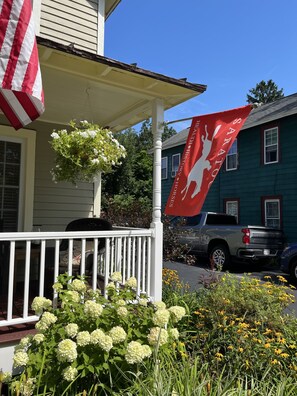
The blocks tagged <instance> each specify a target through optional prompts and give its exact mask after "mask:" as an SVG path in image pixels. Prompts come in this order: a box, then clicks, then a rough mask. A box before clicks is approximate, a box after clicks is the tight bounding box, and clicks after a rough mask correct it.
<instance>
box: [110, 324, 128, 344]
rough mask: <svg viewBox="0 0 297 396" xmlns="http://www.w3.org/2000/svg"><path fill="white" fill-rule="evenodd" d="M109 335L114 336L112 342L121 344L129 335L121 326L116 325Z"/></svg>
mask: <svg viewBox="0 0 297 396" xmlns="http://www.w3.org/2000/svg"><path fill="white" fill-rule="evenodd" d="M109 335H110V337H111V338H112V342H113V343H114V344H119V343H120V342H123V341H125V339H126V337H127V333H126V332H125V330H124V329H123V328H122V327H120V326H115V327H113V328H112V329H111V330H110V331H109Z"/></svg>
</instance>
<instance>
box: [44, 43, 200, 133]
mask: <svg viewBox="0 0 297 396" xmlns="http://www.w3.org/2000/svg"><path fill="white" fill-rule="evenodd" d="M37 41H38V47H39V59H40V64H41V70H42V78H43V87H44V92H45V101H46V102H45V108H46V110H45V113H44V114H43V115H42V117H41V118H40V120H43V121H47V122H53V123H58V124H67V123H68V122H69V120H71V119H86V120H88V121H92V122H95V123H98V124H99V125H101V126H103V127H105V126H108V127H109V128H110V129H112V130H113V131H121V130H123V129H126V128H128V127H130V126H133V125H135V124H137V123H139V122H142V121H143V120H145V119H147V118H150V117H151V116H152V102H153V101H154V100H155V99H162V100H163V102H164V110H167V109H170V108H172V107H174V106H176V105H178V104H180V103H182V102H185V101H187V100H189V99H191V98H193V97H195V96H197V95H199V94H201V93H203V92H204V91H205V90H206V85H202V84H194V83H190V82H187V81H186V80H185V79H176V78H172V77H168V76H165V75H163V74H158V73H154V72H151V71H148V70H144V69H141V68H139V67H137V66H136V65H133V64H131V65H128V64H126V63H122V62H119V61H116V60H113V59H110V58H106V57H104V56H100V55H95V54H91V53H89V52H87V51H83V50H78V49H76V48H75V46H65V45H63V44H58V43H56V42H54V41H51V40H48V39H44V38H41V37H38V39H37Z"/></svg>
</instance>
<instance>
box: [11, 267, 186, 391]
mask: <svg viewBox="0 0 297 396" xmlns="http://www.w3.org/2000/svg"><path fill="white" fill-rule="evenodd" d="M112 280H113V282H111V283H110V284H109V285H108V299H105V298H104V297H103V296H102V295H101V293H100V291H98V290H97V291H93V290H92V289H88V288H87V285H86V283H85V282H84V281H83V280H80V279H74V280H73V278H72V277H68V276H67V275H62V276H60V277H59V278H58V282H57V283H56V284H55V285H54V289H55V290H56V292H57V293H58V302H59V308H56V309H54V308H53V307H52V303H51V301H50V300H47V299H45V298H44V297H36V298H35V299H34V301H33V303H32V308H33V309H34V310H35V312H36V313H37V314H39V315H41V317H40V320H39V322H38V323H37V324H36V329H37V330H38V333H37V334H36V335H34V336H33V337H26V338H24V339H22V340H21V342H20V344H19V346H18V347H17V348H16V351H15V355H14V366H15V367H16V368H22V369H23V372H22V374H21V376H20V378H18V379H17V380H14V382H13V384H12V386H11V387H12V388H19V389H20V390H21V392H22V393H21V394H23V395H26V394H28V395H30V394H33V393H30V392H31V391H32V392H34V395H35V394H36V395H39V394H49V395H58V396H61V395H71V396H72V395H78V394H81V393H80V392H83V391H87V394H94V395H101V394H102V395H104V394H107V395H111V394H112V393H113V392H117V391H120V390H124V389H125V388H126V387H127V386H128V385H130V381H131V378H133V376H134V375H136V374H137V375H141V373H142V375H146V372H147V370H148V369H149V367H150V366H151V365H152V364H153V362H155V361H156V360H157V359H159V358H160V356H162V354H170V353H176V352H175V350H176V342H177V339H178V336H179V334H178V331H177V330H176V328H175V327H174V326H175V325H176V323H177V322H178V321H179V320H180V319H181V318H182V316H183V315H184V314H185V310H184V308H182V307H176V306H175V307H170V308H168V309H166V307H165V304H164V303H161V302H160V303H151V302H149V301H148V299H147V298H146V297H145V296H140V297H137V296H136V293H135V288H136V286H137V285H136V279H135V278H130V279H128V280H127V281H126V283H125V285H123V286H121V287H119V282H120V281H121V274H120V273H117V272H116V273H114V274H113V275H112Z"/></svg>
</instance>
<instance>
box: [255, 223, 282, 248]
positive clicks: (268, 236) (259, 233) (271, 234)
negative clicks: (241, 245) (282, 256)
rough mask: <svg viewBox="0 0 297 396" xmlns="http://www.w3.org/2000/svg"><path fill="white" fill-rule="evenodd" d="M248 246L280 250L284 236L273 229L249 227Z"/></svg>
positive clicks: (279, 231)
mask: <svg viewBox="0 0 297 396" xmlns="http://www.w3.org/2000/svg"><path fill="white" fill-rule="evenodd" d="M249 229H250V232H251V233H250V244H251V245H263V246H264V245H265V246H269V247H270V248H274V249H282V248H283V244H284V235H283V232H282V230H276V229H274V228H271V229H267V228H264V227H263V228H262V227H250V226H249Z"/></svg>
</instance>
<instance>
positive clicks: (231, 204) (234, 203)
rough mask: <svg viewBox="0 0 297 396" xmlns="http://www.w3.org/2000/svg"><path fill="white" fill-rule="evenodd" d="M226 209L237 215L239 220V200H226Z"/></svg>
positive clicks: (230, 213) (228, 212)
mask: <svg viewBox="0 0 297 396" xmlns="http://www.w3.org/2000/svg"><path fill="white" fill-rule="evenodd" d="M225 211H226V213H227V214H229V215H232V216H235V217H236V220H237V222H238V215H239V205H238V200H226V201H225Z"/></svg>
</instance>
